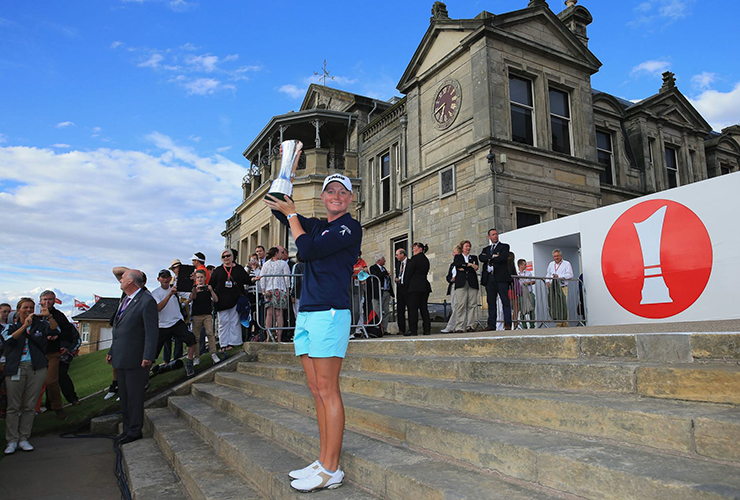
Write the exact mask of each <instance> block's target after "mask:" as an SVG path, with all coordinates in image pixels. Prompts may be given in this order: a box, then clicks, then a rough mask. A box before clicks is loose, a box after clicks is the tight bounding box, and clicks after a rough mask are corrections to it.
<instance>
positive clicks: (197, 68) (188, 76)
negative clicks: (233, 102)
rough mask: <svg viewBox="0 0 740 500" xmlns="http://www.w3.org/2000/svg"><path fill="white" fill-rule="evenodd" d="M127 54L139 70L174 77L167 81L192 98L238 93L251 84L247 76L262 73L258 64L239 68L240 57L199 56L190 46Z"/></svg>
mask: <svg viewBox="0 0 740 500" xmlns="http://www.w3.org/2000/svg"><path fill="white" fill-rule="evenodd" d="M120 43H121V44H123V42H120ZM117 46H118V45H117ZM127 50H128V51H129V52H132V53H134V54H136V55H135V56H134V57H136V58H137V59H136V65H137V66H138V67H140V68H150V69H152V70H155V71H158V72H161V71H164V72H169V73H172V74H173V76H172V77H170V78H168V79H167V80H165V81H166V82H168V83H176V84H178V85H180V86H181V87H183V88H184V89H186V90H187V92H188V93H189V94H190V95H211V94H214V93H216V92H220V91H224V90H228V91H233V90H236V88H237V87H236V83H237V82H240V81H247V80H249V78H248V77H247V76H246V73H248V72H257V71H261V70H262V66H261V65H257V64H254V65H245V66H239V67H235V64H234V63H235V62H236V61H238V60H239V54H227V55H226V56H223V57H221V56H218V55H215V54H210V53H205V54H195V53H194V52H195V51H197V50H198V47H196V46H195V45H193V44H192V43H189V42H188V43H185V44H183V45H180V46H179V47H177V48H168V49H152V48H149V47H128V48H127Z"/></svg>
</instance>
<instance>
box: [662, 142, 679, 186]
mask: <svg viewBox="0 0 740 500" xmlns="http://www.w3.org/2000/svg"><path fill="white" fill-rule="evenodd" d="M665 174H666V181H667V186H668V188H669V189H670V188H674V187H678V186H680V185H681V183H680V179H679V177H678V155H677V154H676V148H672V147H670V146H666V147H665Z"/></svg>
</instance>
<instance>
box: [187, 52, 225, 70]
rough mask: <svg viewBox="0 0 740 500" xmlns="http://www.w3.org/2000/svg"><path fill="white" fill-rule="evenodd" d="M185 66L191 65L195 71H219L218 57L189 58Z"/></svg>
mask: <svg viewBox="0 0 740 500" xmlns="http://www.w3.org/2000/svg"><path fill="white" fill-rule="evenodd" d="M185 64H188V65H190V67H191V69H192V70H193V71H203V72H206V73H212V72H213V71H216V69H218V56H214V55H211V54H203V55H202V56H187V57H186V58H185Z"/></svg>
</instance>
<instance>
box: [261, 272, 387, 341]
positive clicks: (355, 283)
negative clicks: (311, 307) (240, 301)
mask: <svg viewBox="0 0 740 500" xmlns="http://www.w3.org/2000/svg"><path fill="white" fill-rule="evenodd" d="M363 277H364V276H363ZM271 278H276V279H278V280H281V281H283V284H284V285H285V288H286V289H285V290H284V291H283V290H282V289H281V290H280V292H278V293H279V295H280V296H285V297H286V298H287V307H286V308H284V309H282V308H281V309H278V308H276V307H273V306H271V305H270V304H271V303H275V300H272V299H273V295H275V292H274V291H272V290H274V288H273V289H272V290H267V292H268V293H267V294H265V291H266V290H265V288H264V286H265V284H266V283H267V285H268V286H270V285H271V284H272V285H273V286H274V285H275V284H276V283H275V281H271V280H270V279H271ZM302 278H303V275H302V274H262V275H260V279H259V281H257V286H256V288H255V290H254V291H253V292H252V293H253V295H252V296H250V304H251V306H252V311H251V314H252V322H253V323H254V324H255V326H256V328H258V329H259V330H264V331H266V332H267V340H268V341H270V342H277V341H278V339H279V338H280V337H282V339H283V340H288V339H287V338H286V336H285V335H286V333H287V335H288V336H290V335H292V331H293V330H294V329H295V318H296V316H297V315H298V307H299V305H300V294H299V298H296V296H295V293H294V291H295V290H296V288H297V287H298V286H300V280H301V279H302ZM347 286H348V287H349V291H350V308H351V311H352V326H351V328H352V335H361V336H363V337H365V338H370V337H373V336H380V335H378V334H377V330H375V329H376V328H378V327H380V325H381V322H382V320H383V311H382V307H379V308H378V310H376V309H374V308H373V301H372V300H371V297H373V296H374V297H381V283H380V279H378V277H377V276H373V275H368V276H367V278H365V279H363V280H359V279H358V278H356V277H353V278H352V281H351V283H348V284H347ZM277 302H278V303H279V304H278V305H284V304H285V300H283V299H278V300H277ZM381 304H382V302H381ZM276 314H281V315H282V326H277V324H278V321H277V320H276ZM268 320H271V324H269V325H268Z"/></svg>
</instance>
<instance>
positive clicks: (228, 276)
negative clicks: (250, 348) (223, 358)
mask: <svg viewBox="0 0 740 500" xmlns="http://www.w3.org/2000/svg"><path fill="white" fill-rule="evenodd" d="M234 253H235V252H234V250H232V249H229V248H227V249H225V250H224V251H222V252H221V260H222V261H223V264H222V265H220V266H218V267H217V268H216V269H214V270H213V273H211V281H209V282H208V284H209V285H211V287H213V290H214V291H215V292H216V295H218V302H216V304H215V305H214V308H215V309H216V314H218V340H219V343H220V344H221V349H225V350H229V349H231V348H232V347H233V346H240V345H242V325H241V322H240V321H239V313H238V312H237V310H236V306H237V302H239V299H240V297H242V296H244V299H243V300H248V299H247V297H246V295H247V287H248V286H250V285H251V284H252V277H251V276H249V273H248V272H247V271H246V270H245V269H244V268H243V267H242V266H240V265H239V264H236V263H235V261H234V259H235V256H234Z"/></svg>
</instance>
